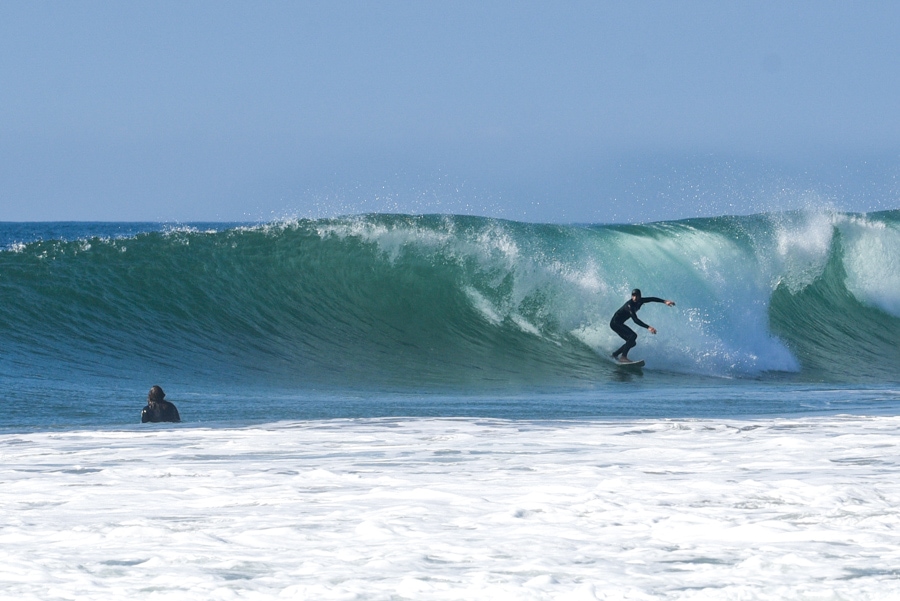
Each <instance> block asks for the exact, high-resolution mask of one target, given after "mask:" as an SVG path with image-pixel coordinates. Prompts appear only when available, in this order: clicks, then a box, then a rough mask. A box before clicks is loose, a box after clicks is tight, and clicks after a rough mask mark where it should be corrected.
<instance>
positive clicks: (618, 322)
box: [609, 288, 675, 363]
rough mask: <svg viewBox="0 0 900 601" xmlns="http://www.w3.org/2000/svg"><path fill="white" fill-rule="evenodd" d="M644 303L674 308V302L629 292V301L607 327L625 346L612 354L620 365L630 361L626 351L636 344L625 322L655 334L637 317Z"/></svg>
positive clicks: (651, 328) (634, 335)
mask: <svg viewBox="0 0 900 601" xmlns="http://www.w3.org/2000/svg"><path fill="white" fill-rule="evenodd" d="M644 303H665V304H666V305H668V306H670V307H674V306H675V301H670V300H665V299H662V298H658V297H655V296H647V297H642V296H641V291H640V289H638V288H635V289H634V290H632V291H631V299H630V300H628V301H626V302H625V304H624V305H622V307H621V308H620V309H619V310H618V311H616V313H615V315H613V318H612V320H610V322H609V327H610V328H612V331H613V332H615V333H616V334H618V335H619V336H621V337H622V339H623V340H624V341H625V344H623V345H622V346H620V347H619V348H618V349H616V352H614V353H613V354H612V356H613V359H617V360H618V361H619V362H621V363H625V362H628V361H631V360H630V359H629V358H628V351H630V350H631V349H633V348H634V346H635V345H636V344H637V333H636V332H635V331H634V330H632V329H631V328H629V327H628V326H626V325H625V322H626V321H628V320H629V319H630V320H632V321H633V322H634V323H636V324H637V325H639V326H641V327H642V328H647V329H648V330H650V333H651V334H656V328H654V327H653V326H649V325H647V324H645V323H644V322H643V321H641V320H640V319H639V318H638V316H637V312H638V310H640V308H641V306H643V305H644Z"/></svg>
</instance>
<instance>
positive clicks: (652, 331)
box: [647, 326, 656, 334]
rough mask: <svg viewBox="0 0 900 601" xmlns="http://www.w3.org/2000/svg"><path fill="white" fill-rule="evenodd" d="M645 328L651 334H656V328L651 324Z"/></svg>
mask: <svg viewBox="0 0 900 601" xmlns="http://www.w3.org/2000/svg"><path fill="white" fill-rule="evenodd" d="M647 329H648V330H650V333H651V334H656V328H654V327H653V326H650V327H649V328H647Z"/></svg>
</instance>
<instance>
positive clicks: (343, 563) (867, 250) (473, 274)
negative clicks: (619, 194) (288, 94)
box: [0, 211, 900, 599]
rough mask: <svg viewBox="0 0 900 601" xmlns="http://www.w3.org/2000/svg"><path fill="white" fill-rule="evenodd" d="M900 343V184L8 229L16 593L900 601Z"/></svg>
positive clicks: (7, 391) (0, 529) (2, 582)
mask: <svg viewBox="0 0 900 601" xmlns="http://www.w3.org/2000/svg"><path fill="white" fill-rule="evenodd" d="M634 287H640V288H641V289H642V290H643V291H644V294H645V295H652V296H660V297H663V298H669V299H673V300H675V301H676V303H677V305H676V306H675V307H666V306H664V305H661V304H648V305H645V306H644V308H643V309H642V310H641V313H640V316H641V318H642V319H643V320H644V321H645V322H647V323H649V324H651V325H653V326H654V327H656V328H657V329H658V330H659V333H658V335H656V336H652V335H650V334H649V333H648V332H647V331H646V330H643V329H640V328H636V329H638V334H639V339H638V346H637V347H636V348H635V349H634V350H633V351H632V352H631V356H632V358H643V359H645V360H646V362H647V366H646V367H645V368H644V369H642V370H623V369H621V368H619V367H617V366H616V365H614V364H613V363H612V361H611V360H610V359H609V357H608V355H609V353H610V352H611V351H612V350H613V349H615V348H616V347H618V346H619V344H621V341H620V340H619V339H618V338H617V337H616V336H615V334H614V333H613V332H611V331H610V330H609V327H608V322H609V318H610V317H611V315H612V313H613V312H614V311H615V310H616V309H617V308H618V307H619V306H620V305H621V304H622V303H623V302H624V301H625V300H626V299H627V298H628V294H629V291H630V290H631V289H632V288H634ZM898 342H900V211H887V212H881V213H870V214H847V213H839V212H833V211H809V212H792V213H773V214H761V215H754V216H744V217H727V216H723V217H718V218H708V219H692V220H685V221H676V222H662V223H652V224H643V225H549V224H525V223H516V222H509V221H502V220H494V219H486V218H478V217H463V216H444V215H434V216H411V215H366V216H355V217H346V218H338V219H321V220H296V221H288V222H277V223H268V224H188V225H183V226H172V225H167V224H155V223H144V224H134V223H39V224H34V223H5V224H0V401H2V403H3V411H2V413H0V507H2V508H3V511H2V512H0V556H2V560H3V561H0V597H6V598H16V599H75V598H78V599H81V598H91V599H114V598H115V599H120V598H123V597H124V596H129V597H137V598H147V599H153V598H165V599H179V598H184V599H196V598H207V599H275V598H288V599H497V598H517V599H660V598H662V599H890V598H900V571H898V569H897V568H896V566H897V565H898V559H900V557H898V556H900V535H898V532H900V509H898V507H900V484H897V483H898V482H900V478H898V476H900V471H898V466H900V447H898V442H897V434H898V425H900V422H898V416H900V345H898ZM154 384H159V385H161V386H162V387H163V388H164V389H165V390H166V392H167V398H168V399H169V400H171V401H173V402H174V403H175V404H176V405H177V406H178V409H179V411H180V413H181V416H182V418H183V420H184V421H183V422H182V423H180V424H140V423H139V421H140V417H139V416H140V410H141V408H142V406H143V405H144V400H145V398H146V394H147V391H148V389H149V388H150V386H152V385H154Z"/></svg>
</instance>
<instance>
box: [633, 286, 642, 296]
mask: <svg viewBox="0 0 900 601" xmlns="http://www.w3.org/2000/svg"><path fill="white" fill-rule="evenodd" d="M631 296H632V297H633V298H641V289H640V288H635V289H634V290H632V291H631Z"/></svg>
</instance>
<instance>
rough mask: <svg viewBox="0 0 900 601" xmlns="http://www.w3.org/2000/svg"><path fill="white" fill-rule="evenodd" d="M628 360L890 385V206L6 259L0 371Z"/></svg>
mask: <svg viewBox="0 0 900 601" xmlns="http://www.w3.org/2000/svg"><path fill="white" fill-rule="evenodd" d="M634 287H639V288H641V289H642V290H643V291H644V294H645V295H647V296H659V297H663V298H668V299H673V300H675V301H676V302H677V306H676V307H675V308H670V307H666V306H664V305H661V304H655V303H652V304H647V305H645V306H644V308H643V309H642V310H641V313H640V317H641V319H643V320H644V321H645V322H647V323H648V324H650V325H653V326H654V327H656V328H657V329H658V330H659V334H658V335H657V336H651V335H650V334H649V333H647V332H646V331H644V330H642V329H640V328H637V329H638V330H639V340H638V347H637V348H636V349H635V350H634V351H632V355H633V356H634V357H638V358H644V359H646V361H647V364H648V369H653V370H658V371H659V372H664V373H667V374H681V375H680V376H678V377H694V376H715V377H785V374H788V376H789V377H796V378H801V379H811V380H830V381H841V382H852V381H859V380H866V381H872V382H896V381H898V380H900V355H898V351H897V341H898V340H900V212H898V211H891V212H885V213H878V214H870V215H866V216H863V215H848V214H840V213H789V214H772V215H757V216H750V217H720V218H715V219H698V220H688V221H680V222H666V223H656V224H649V225H633V226H560V225H540V224H524V223H515V222H507V221H498V220H492V219H486V218H478V217H459V216H407V215H369V216H359V217H349V218H342V219H332V220H315V221H297V222H290V223H273V224H267V225H260V226H252V227H221V226H220V227H216V228H211V229H208V230H198V229H191V228H185V229H177V230H164V231H159V230H153V231H143V232H140V233H129V234H127V235H123V236H119V237H101V236H86V237H81V238H77V239H63V238H62V237H56V238H53V237H48V238H45V239H44V240H42V241H35V242H27V243H10V244H8V245H7V248H6V249H5V250H4V251H2V252H0V345H2V348H0V351H2V357H0V373H10V374H12V373H25V374H29V373H32V374H34V375H36V376H38V375H41V374H44V375H46V374H48V373H57V372H58V373H59V374H65V373H66V372H67V370H73V369H74V370H78V371H79V372H84V373H90V374H97V375H101V376H105V377H108V376H112V377H123V378H132V377H133V378H166V379H182V380H194V379H197V378H200V379H204V380H205V379H210V380H214V381H217V382H236V383H237V382H251V383H256V384H260V383H262V384H267V383H271V384H273V385H279V386H289V387H297V386H315V387H321V386H370V385H375V384H377V385H379V386H393V387H397V388H398V389H419V388H429V387H435V386H437V387H442V386H450V387H466V386H473V385H476V386H477V385H496V386H508V385H510V384H516V385H519V384H521V385H559V384H562V385H564V384H567V383H573V382H591V381H594V380H598V379H608V377H609V376H610V374H613V373H615V369H614V368H613V367H612V366H611V365H610V364H609V363H608V362H607V361H606V360H605V358H606V356H607V355H608V354H609V353H610V352H611V351H612V350H613V349H614V348H616V347H617V346H618V345H619V344H620V340H619V339H618V338H617V336H616V335H615V334H614V333H613V332H612V331H610V330H609V327H608V322H609V319H610V317H611V316H612V314H613V313H614V312H615V310H616V309H617V308H618V307H619V306H620V305H621V304H622V303H623V302H624V301H625V300H626V299H627V298H628V294H629V291H630V290H631V289H632V288H634Z"/></svg>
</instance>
